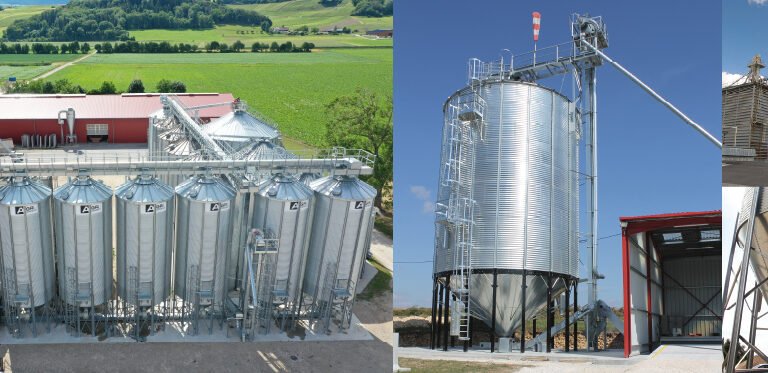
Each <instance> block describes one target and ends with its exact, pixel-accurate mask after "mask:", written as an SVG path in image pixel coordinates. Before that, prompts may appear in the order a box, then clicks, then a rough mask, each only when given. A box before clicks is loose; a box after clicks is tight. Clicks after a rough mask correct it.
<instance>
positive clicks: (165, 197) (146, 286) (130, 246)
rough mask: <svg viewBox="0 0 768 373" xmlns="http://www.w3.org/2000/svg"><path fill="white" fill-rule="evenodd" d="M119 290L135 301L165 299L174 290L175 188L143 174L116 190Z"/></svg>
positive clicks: (141, 303) (146, 303)
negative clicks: (172, 269) (172, 254)
mask: <svg viewBox="0 0 768 373" xmlns="http://www.w3.org/2000/svg"><path fill="white" fill-rule="evenodd" d="M115 197H116V198H117V204H116V216H117V252H116V256H117V258H116V259H117V271H116V272H117V293H118V296H119V297H120V299H122V300H123V301H126V302H128V303H129V304H132V305H138V306H141V307H149V306H153V305H156V304H159V303H161V302H163V301H164V300H165V299H167V298H168V296H169V295H170V291H171V253H172V250H173V247H172V245H173V217H174V212H175V210H174V208H175V204H174V190H173V188H171V187H170V186H168V185H167V184H165V183H163V182H162V181H160V180H158V179H156V178H154V177H152V176H148V175H141V176H138V177H136V178H135V179H133V180H130V181H128V182H127V183H125V184H123V185H121V186H119V187H118V188H117V189H116V190H115Z"/></svg>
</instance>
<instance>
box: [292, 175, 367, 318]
mask: <svg viewBox="0 0 768 373" xmlns="http://www.w3.org/2000/svg"><path fill="white" fill-rule="evenodd" d="M311 187H312V189H313V190H314V191H315V207H314V212H313V215H314V220H313V223H312V234H311V237H310V244H309V252H308V254H307V264H306V271H305V274H304V293H306V294H308V295H310V296H311V297H312V298H313V299H314V300H315V302H321V303H322V302H327V301H330V300H331V297H333V296H334V294H332V293H334V291H335V295H336V296H339V295H340V294H343V293H344V292H347V296H352V295H354V294H355V285H356V284H357V281H358V279H359V277H360V271H361V268H362V265H363V261H364V260H365V255H366V251H367V248H366V242H367V241H368V237H369V236H370V234H371V228H372V226H371V224H370V219H371V218H372V213H373V199H374V198H375V197H376V189H374V188H373V187H372V186H370V185H368V184H366V183H364V182H362V181H361V180H360V179H358V178H356V177H351V176H328V177H324V178H321V179H318V180H315V181H314V182H312V184H311ZM329 271H330V272H329Z"/></svg>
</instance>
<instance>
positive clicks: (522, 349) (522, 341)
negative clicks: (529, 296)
mask: <svg viewBox="0 0 768 373" xmlns="http://www.w3.org/2000/svg"><path fill="white" fill-rule="evenodd" d="M527 275H528V274H527V273H526V270H523V289H522V293H523V294H522V298H523V299H522V302H521V304H522V315H521V320H523V323H522V324H523V325H522V329H521V332H520V353H521V354H522V353H525V289H526V288H527V287H528V283H527V281H528V279H527ZM493 284H494V286H495V285H496V272H494V275H493ZM493 311H494V315H496V288H495V287H494V289H493ZM495 324H496V319H495V318H494V325H495ZM494 335H495V332H494Z"/></svg>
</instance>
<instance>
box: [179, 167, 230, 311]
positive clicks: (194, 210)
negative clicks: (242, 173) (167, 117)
mask: <svg viewBox="0 0 768 373" xmlns="http://www.w3.org/2000/svg"><path fill="white" fill-rule="evenodd" d="M176 194H177V195H178V199H177V203H178V207H177V214H176V227H177V228H176V254H175V271H176V272H175V283H174V291H175V294H176V296H177V297H180V298H181V299H183V300H184V301H185V308H187V307H188V308H189V309H190V310H192V311H194V312H193V313H194V314H195V317H197V316H196V315H197V310H199V308H200V307H209V306H212V307H210V308H211V309H210V310H209V312H208V315H209V316H210V317H213V316H212V315H213V314H214V313H216V312H221V311H222V310H221V306H222V305H223V301H224V298H225V295H226V291H227V288H226V283H227V276H226V271H227V259H228V256H229V254H228V253H229V246H230V243H231V233H232V230H231V228H232V214H231V212H232V209H231V207H232V206H231V205H232V202H233V200H234V197H235V190H234V189H233V188H232V186H230V185H229V184H228V183H227V182H226V181H224V180H223V179H222V178H220V177H215V176H195V177H192V178H190V179H188V180H187V181H185V182H183V183H182V184H180V185H179V186H177V187H176ZM187 312H189V311H187ZM196 325H197V323H195V326H196Z"/></svg>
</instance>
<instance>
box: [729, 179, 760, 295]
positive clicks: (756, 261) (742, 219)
mask: <svg viewBox="0 0 768 373" xmlns="http://www.w3.org/2000/svg"><path fill="white" fill-rule="evenodd" d="M753 194H754V191H753V188H749V189H747V190H746V191H745V192H744V201H743V203H742V206H741V212H740V213H739V221H738V229H737V230H736V237H737V239H738V240H739V243H740V244H741V246H742V247H744V245H745V244H746V238H747V220H748V219H749V218H750V215H751V211H750V207H751V204H752V200H753V198H754V195H753ZM766 214H768V188H760V199H759V200H758V201H757V214H756V218H755V228H754V231H753V233H752V247H751V250H750V252H749V254H750V255H749V260H750V263H751V264H752V269H753V270H754V272H755V276H756V277H757V280H758V281H760V282H761V283H762V284H761V286H760V290H761V291H762V293H763V296H766V297H768V283H766V282H764V281H763V280H765V279H766V278H768V245H767V244H768V221H766V220H765V217H766Z"/></svg>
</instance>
